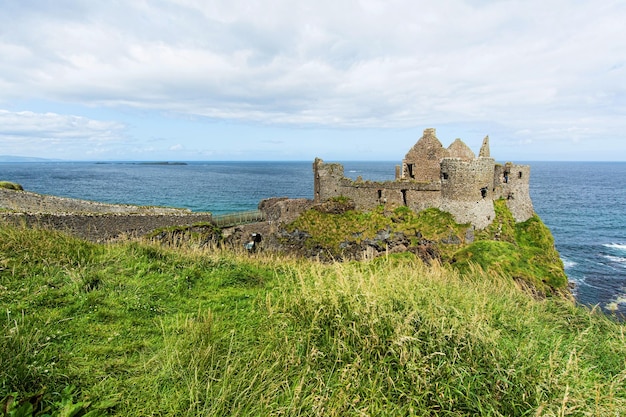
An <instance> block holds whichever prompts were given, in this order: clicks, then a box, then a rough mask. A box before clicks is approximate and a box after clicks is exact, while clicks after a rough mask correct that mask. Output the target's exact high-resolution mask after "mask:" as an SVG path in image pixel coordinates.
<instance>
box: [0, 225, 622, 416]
mask: <svg viewBox="0 0 626 417" xmlns="http://www.w3.org/2000/svg"><path fill="white" fill-rule="evenodd" d="M503 229H504V227H503ZM472 265H473V264H472ZM472 265H470V266H468V268H467V270H465V271H463V273H460V272H459V271H458V270H457V269H454V268H453V267H450V266H445V265H443V266H442V265H439V264H436V263H435V264H433V265H432V266H427V265H425V264H424V263H422V262H421V261H420V260H419V259H418V258H416V257H406V256H388V257H380V258H377V259H375V260H372V261H369V262H359V263H357V262H348V263H332V264H321V263H318V262H312V261H308V260H302V259H299V260H295V259H286V258H276V257H269V256H263V255H262V254H258V255H253V256H249V255H237V254H234V253H232V252H219V251H215V250H212V251H205V250H200V249H194V248H187V249H181V248H179V249H177V250H170V249H164V248H161V247H157V246H154V245H148V244H142V243H133V242H130V243H119V244H111V245H95V244H90V243H86V242H84V241H81V240H78V239H74V238H70V237H68V236H66V235H63V234H61V233H56V232H50V231H41V230H29V229H16V228H11V227H6V226H0V305H1V306H2V311H1V313H2V317H3V318H2V319H1V320H0V325H1V326H2V334H3V337H1V338H0V361H1V362H0V364H1V365H2V372H0V410H3V411H4V410H8V413H13V414H9V415H37V413H39V415H41V414H42V413H43V412H44V411H43V410H46V409H47V411H46V412H47V413H49V414H53V413H65V414H62V415H84V414H85V413H88V412H91V414H90V415H119V416H145V415H177V416H178V415H205V416H223V415H233V416H237V415H241V416H243V415H289V416H294V415H307V416H314V415H317V416H333V415H335V416H345V415H347V416H350V415H354V416H357V415H358V416H362V415H373V416H374V415H375V416H379V415H390V416H392V415H398V416H405V415H424V416H433V415H446V416H474V415H485V416H527V415H537V416H557V415H558V416H566V415H581V416H582V415H603V416H604V415H607V416H608V415H622V414H625V413H626V383H625V382H626V359H625V358H626V339H625V334H626V333H625V327H624V326H625V325H624V324H623V323H617V322H614V321H612V320H611V319H609V318H607V317H606V316H604V315H602V314H601V313H599V312H597V311H590V310H588V309H586V308H581V307H576V306H575V305H574V304H572V303H570V302H567V301H565V300H563V299H561V298H559V297H552V298H545V299H542V300H537V299H535V298H533V297H532V296H530V295H529V294H528V293H526V292H523V291H521V290H520V289H519V288H518V286H516V285H515V283H514V282H513V281H512V280H511V279H510V278H509V277H507V276H504V275H503V273H504V269H503V270H502V271H501V273H485V272H484V271H482V270H481V269H480V268H477V267H476V266H472ZM17 410H21V411H17ZM1 412H2V411H0V413H1ZM19 413H21V414H19Z"/></svg>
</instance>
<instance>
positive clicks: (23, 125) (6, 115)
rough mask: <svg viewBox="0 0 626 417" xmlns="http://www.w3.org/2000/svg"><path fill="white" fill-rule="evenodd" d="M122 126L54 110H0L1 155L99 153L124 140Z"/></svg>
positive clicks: (57, 155) (54, 155)
mask: <svg viewBox="0 0 626 417" xmlns="http://www.w3.org/2000/svg"><path fill="white" fill-rule="evenodd" d="M124 129H125V126H124V125H122V124H120V123H117V122H106V121H99V120H92V119H88V118H85V117H79V116H72V115H61V114H56V113H34V112H30V111H21V112H11V111H8V110H0V145H1V146H2V153H3V154H13V155H37V156H43V157H45V156H51V157H56V158H58V157H62V156H63V153H64V152H70V153H76V152H77V151H79V152H82V153H85V154H93V153H100V152H103V151H104V150H106V149H108V147H109V146H112V145H114V144H119V143H123V142H124V136H123V134H124Z"/></svg>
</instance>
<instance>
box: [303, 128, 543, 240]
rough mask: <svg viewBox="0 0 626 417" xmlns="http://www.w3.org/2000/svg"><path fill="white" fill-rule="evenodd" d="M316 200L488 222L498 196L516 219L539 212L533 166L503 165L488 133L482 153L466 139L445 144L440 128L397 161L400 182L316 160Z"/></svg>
mask: <svg viewBox="0 0 626 417" xmlns="http://www.w3.org/2000/svg"><path fill="white" fill-rule="evenodd" d="M313 173H314V200H315V202H318V203H319V202H322V201H324V200H327V199H329V198H332V197H339V196H344V197H347V198H350V199H351V200H353V201H354V203H355V205H356V208H357V209H358V210H370V209H373V208H374V207H376V206H379V205H385V206H389V207H397V206H407V207H409V208H411V209H412V210H413V211H415V212H419V211H421V210H424V209H427V208H431V207H435V208H439V209H441V210H443V211H446V212H449V213H451V214H452V215H453V216H454V218H455V220H456V221H457V222H458V223H471V224H472V225H473V226H474V227H475V228H477V229H483V228H485V227H487V226H488V225H489V224H491V222H492V221H493V219H494V218H495V211H494V207H493V201H494V200H497V199H501V198H503V199H506V202H507V206H508V207H509V210H510V211H511V213H512V214H513V217H514V218H515V220H516V221H518V222H521V221H525V220H527V219H529V218H530V217H531V216H533V214H534V209H533V205H532V201H531V199H530V191H529V179H530V166H528V165H517V164H513V163H511V162H507V163H506V164H504V165H502V164H497V163H496V162H495V160H494V159H493V158H491V155H490V150H489V137H488V136H487V137H485V139H484V140H483V144H482V147H481V149H480V152H479V154H478V157H476V155H475V154H474V152H472V150H471V149H470V148H469V147H468V146H467V145H466V144H465V143H463V141H461V140H460V139H456V140H455V141H454V142H453V143H452V144H451V145H450V146H449V147H448V148H444V147H443V145H442V144H441V142H440V141H439V139H437V137H436V136H435V129H426V130H424V134H423V136H422V137H421V138H420V139H419V140H418V141H417V143H416V144H415V145H414V146H413V147H412V148H411V149H410V150H409V152H407V154H406V156H405V157H404V159H403V160H402V165H398V166H396V175H395V177H396V178H395V180H394V181H382V182H378V181H363V180H362V179H360V178H358V179H357V180H352V179H350V178H346V177H345V176H344V171H343V166H342V165H341V164H337V163H328V164H327V163H324V161H323V160H321V159H319V158H316V159H315V162H314V163H313Z"/></svg>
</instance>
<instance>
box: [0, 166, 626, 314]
mask: <svg viewBox="0 0 626 417" xmlns="http://www.w3.org/2000/svg"><path fill="white" fill-rule="evenodd" d="M343 164H344V169H345V174H346V176H348V177H352V178H356V177H357V176H362V177H363V178H364V179H371V180H386V179H393V178H394V175H395V165H396V163H395V162H343ZM529 164H530V165H531V180H530V184H531V196H532V199H533V203H534V206H535V211H536V212H537V213H538V214H539V216H540V217H541V218H542V220H543V221H544V222H545V223H546V225H547V226H548V227H549V228H550V229H551V230H552V233H553V235H554V238H555V242H556V247H557V249H558V250H559V252H560V254H561V257H562V259H563V262H564V264H565V267H566V272H567V274H568V277H569V278H570V281H572V282H574V283H575V284H576V287H575V289H574V292H575V296H576V298H577V300H578V301H579V302H580V303H583V304H588V305H600V306H601V307H602V308H603V309H605V311H607V312H615V313H617V314H622V315H623V314H626V204H624V203H625V202H626V183H624V181H623V178H626V163H623V162H530V163H529ZM311 165H312V163H311V162H189V163H187V164H186V165H174V164H169V165H165V164H161V165H156V164H143V163H133V162H127V163H121V162H120V163H117V162H115V163H94V162H28V163H23V162H22V163H0V179H1V180H7V181H13V182H17V183H19V184H21V185H22V186H24V188H25V189H26V190H29V191H34V192H38V193H42V194H52V195H58V196H66V197H74V198H82V199H88V200H96V201H103V202H108V203H125V204H137V205H159V206H171V207H182V208H188V209H191V210H193V211H210V212H213V213H214V214H221V213H228V212H233V211H241V210H251V209H254V208H256V206H257V204H258V202H259V201H260V200H262V199H264V198H269V197H282V196H285V197H291V198H300V197H304V198H312V196H313V175H312V167H311Z"/></svg>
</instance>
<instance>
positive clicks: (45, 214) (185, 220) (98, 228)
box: [0, 189, 212, 242]
mask: <svg viewBox="0 0 626 417" xmlns="http://www.w3.org/2000/svg"><path fill="white" fill-rule="evenodd" d="M0 209H2V210H4V211H2V210H0V222H3V223H7V224H12V225H16V226H26V227H44V228H50V229H56V230H61V231H64V232H67V233H70V234H72V235H75V236H78V237H81V238H84V239H88V240H91V241H94V242H105V241H109V240H112V239H116V238H119V237H122V236H129V237H135V236H142V235H145V234H147V233H150V232H152V231H153V230H156V229H161V228H164V227H171V226H191V225H194V224H197V223H209V222H211V221H212V216H211V213H193V212H191V211H190V210H186V209H178V208H169V207H142V206H132V205H124V204H106V203H100V202H95V201H86V200H78V199H74V198H64V197H56V196H50V195H43V194H36V193H31V192H28V191H15V190H6V189H0Z"/></svg>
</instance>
